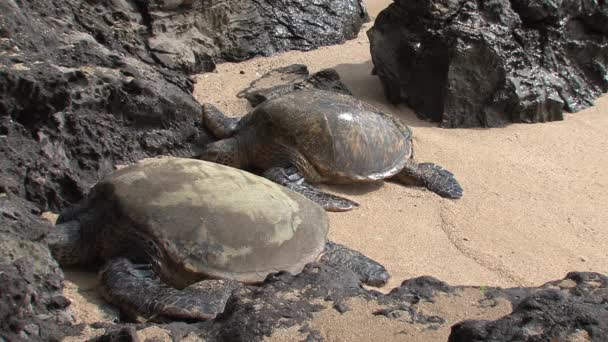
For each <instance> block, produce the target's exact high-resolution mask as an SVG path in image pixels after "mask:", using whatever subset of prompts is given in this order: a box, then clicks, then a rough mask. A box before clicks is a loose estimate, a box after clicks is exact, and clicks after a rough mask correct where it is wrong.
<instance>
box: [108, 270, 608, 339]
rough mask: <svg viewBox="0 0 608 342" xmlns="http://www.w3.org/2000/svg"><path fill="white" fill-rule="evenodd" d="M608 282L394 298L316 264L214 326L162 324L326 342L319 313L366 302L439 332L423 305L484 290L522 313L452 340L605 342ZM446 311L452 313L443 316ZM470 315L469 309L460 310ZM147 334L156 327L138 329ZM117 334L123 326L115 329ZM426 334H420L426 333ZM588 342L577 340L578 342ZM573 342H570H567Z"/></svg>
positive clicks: (207, 334)
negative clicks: (288, 334)
mask: <svg viewBox="0 0 608 342" xmlns="http://www.w3.org/2000/svg"><path fill="white" fill-rule="evenodd" d="M607 280H608V278H606V276H603V275H600V274H598V273H570V274H568V275H567V276H566V277H565V278H564V279H563V280H559V281H553V282H550V283H547V284H545V285H543V286H541V287H538V288H512V289H501V288H482V287H470V286H466V287H465V286H450V285H448V284H446V283H444V282H441V281H439V280H437V279H435V278H432V277H419V278H413V279H409V280H406V281H404V282H403V283H402V284H401V286H399V287H396V288H395V289H393V290H392V291H391V292H390V293H389V294H382V293H379V292H376V291H369V290H366V289H363V288H362V287H361V284H360V282H359V280H358V279H357V277H356V276H355V275H354V274H353V273H352V272H350V271H348V270H346V269H340V268H337V267H329V266H326V265H321V264H310V265H308V266H307V267H306V268H305V269H304V271H303V272H302V273H300V274H298V275H295V276H294V275H291V274H287V273H279V274H274V275H271V276H269V277H268V278H267V279H266V281H265V282H264V284H262V285H260V286H249V287H246V288H243V289H242V290H240V291H237V292H236V293H235V294H233V296H232V297H231V299H230V300H229V301H228V303H227V307H226V310H225V312H224V313H223V314H222V315H220V316H218V317H217V318H216V319H215V320H213V321H208V322H202V323H196V324H184V323H171V324H166V325H162V326H161V328H162V329H164V330H166V331H167V332H168V333H169V334H170V335H171V336H173V337H174V338H176V339H179V338H181V337H183V336H186V335H195V336H202V337H204V338H205V340H206V341H261V340H263V339H264V337H266V336H270V335H271V334H272V333H273V331H275V330H276V329H285V328H289V327H293V326H298V327H301V328H300V329H299V332H300V333H302V334H305V336H307V338H308V339H310V340H314V341H316V340H322V339H319V338H321V337H322V336H320V334H319V332H318V331H316V330H315V329H314V325H313V324H309V323H308V322H309V321H311V320H312V319H313V313H315V312H319V311H320V310H324V309H325V308H331V307H333V308H334V309H335V310H336V311H338V312H341V313H342V312H346V311H348V308H347V307H346V306H345V305H344V302H345V301H346V300H347V299H349V298H355V297H356V298H361V299H363V300H366V301H371V302H374V303H377V304H378V305H380V306H381V307H383V309H379V310H376V311H374V312H373V314H374V315H382V316H386V317H387V318H388V319H394V320H399V322H400V323H401V324H417V325H418V327H420V324H423V325H425V326H426V328H428V329H437V328H439V327H440V326H442V325H445V324H446V319H445V318H443V317H440V316H435V315H426V314H424V312H423V311H421V310H419V309H418V308H417V306H416V305H417V304H421V303H422V302H426V304H425V305H426V309H425V310H424V311H426V312H428V310H429V309H428V303H433V302H434V301H435V300H436V298H437V295H438V294H440V293H442V294H444V295H447V296H455V297H458V296H461V295H462V292H459V291H461V290H464V289H474V290H475V291H477V292H479V291H482V292H483V293H484V294H485V295H484V296H482V297H481V298H482V299H481V300H480V302H479V303H471V305H472V306H484V305H490V306H491V305H492V304H491V303H490V304H488V302H492V301H494V300H497V299H499V298H504V299H506V300H508V301H511V302H512V303H513V306H514V307H515V310H514V311H513V313H511V314H510V315H507V316H505V317H503V318H501V319H498V320H496V321H465V322H461V323H457V324H455V325H454V326H453V327H452V333H451V335H450V338H449V340H450V341H451V342H452V341H453V342H456V341H479V342H481V341H497V342H498V341H553V340H556V341H558V340H559V341H605V339H604V338H605V336H608V335H606V334H608V326H607V324H608V320H607V319H606V315H607V314H608V310H607V306H608V300H607V298H606V296H607V294H608V282H607ZM442 310H443V311H444V312H445V310H446V308H445V307H443V309H442ZM454 310H466V308H454ZM130 326H132V327H134V328H135V329H136V330H141V329H144V328H146V327H148V326H149V324H136V325H130ZM107 329H108V330H109V334H110V335H113V334H116V333H117V332H112V331H116V329H122V327H117V326H108V327H107ZM418 329H419V328H418ZM577 337H578V338H582V339H575V338H577ZM567 338H570V339H567Z"/></svg>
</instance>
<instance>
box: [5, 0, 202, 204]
mask: <svg viewBox="0 0 608 342" xmlns="http://www.w3.org/2000/svg"><path fill="white" fill-rule="evenodd" d="M0 10H1V11H2V12H3V13H5V15H3V16H2V18H1V19H0V20H2V25H1V26H2V31H1V33H0V35H1V36H2V38H1V42H2V45H0V48H1V49H2V50H1V52H0V139H1V140H2V144H0V155H2V156H3V157H2V158H1V159H0V182H1V183H0V191H1V192H7V193H11V194H15V195H18V196H19V197H21V198H25V199H27V200H29V201H32V202H34V203H36V204H37V205H38V206H39V207H40V208H41V209H43V210H53V211H59V209H61V208H63V207H64V206H65V204H66V203H74V202H76V201H78V200H79V199H80V198H81V197H82V195H83V193H84V192H86V191H87V189H88V188H89V187H90V185H92V184H94V183H95V182H96V181H97V180H98V179H99V178H100V177H101V176H103V175H104V174H106V173H108V172H111V171H113V170H114V165H116V164H123V163H127V162H130V161H134V160H137V159H141V158H143V157H146V156H151V155H157V154H161V153H165V154H174V155H182V156H191V155H193V154H194V150H195V147H196V146H197V145H198V143H199V140H201V139H203V140H204V137H205V135H204V133H201V131H200V130H199V129H198V128H197V127H198V126H197V125H198V124H199V121H200V117H201V108H200V105H199V103H198V102H196V100H195V99H194V98H193V97H192V95H191V94H190V91H191V88H192V83H191V82H190V81H189V80H188V79H187V78H185V77H184V76H181V75H179V74H177V73H173V72H169V71H166V70H164V69H161V68H155V67H154V65H148V64H146V63H145V62H143V61H142V60H141V59H139V58H135V57H134V54H135V55H137V53H139V52H141V53H142V54H143V53H144V52H143V51H144V46H145V45H144V43H143V42H142V41H141V40H140V39H139V38H138V35H137V34H136V33H135V31H133V30H132V29H131V28H130V27H129V25H130V24H129V23H128V22H126V23H125V22H121V21H116V22H114V24H115V25H111V24H108V23H107V21H106V19H104V16H105V15H106V14H110V13H112V11H111V10H110V9H108V8H106V7H104V6H102V5H101V4H97V5H95V6H94V5H91V4H90V3H88V2H80V1H69V0H56V1H52V2H47V1H27V2H21V3H19V5H17V3H15V2H12V1H8V2H6V1H4V2H2V3H1V4H0ZM121 24H124V26H123V25H121ZM102 42H103V44H102ZM130 52H133V54H131V53H130Z"/></svg>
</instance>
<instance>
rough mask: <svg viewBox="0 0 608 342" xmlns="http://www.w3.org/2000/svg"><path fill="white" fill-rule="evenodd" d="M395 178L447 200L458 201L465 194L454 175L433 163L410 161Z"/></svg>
mask: <svg viewBox="0 0 608 342" xmlns="http://www.w3.org/2000/svg"><path fill="white" fill-rule="evenodd" d="M393 178H394V179H396V180H397V181H399V182H400V183H403V184H412V185H421V186H424V187H426V188H427V189H429V190H431V191H433V192H434V193H436V194H438V195H439V196H441V197H446V198H453V199H457V198H460V197H462V195H463V192H464V191H463V190H462V187H461V186H460V184H459V183H458V181H457V180H456V177H455V176H454V174H453V173H451V172H450V171H448V170H446V169H444V168H443V167H441V166H439V165H437V164H433V163H420V164H416V163H415V162H413V161H408V163H406V165H405V167H404V168H403V170H401V172H399V173H398V174H396V175H395V176H394V177H393Z"/></svg>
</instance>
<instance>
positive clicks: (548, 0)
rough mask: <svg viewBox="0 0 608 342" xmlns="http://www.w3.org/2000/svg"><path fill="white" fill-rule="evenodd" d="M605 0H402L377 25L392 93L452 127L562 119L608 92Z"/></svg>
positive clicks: (379, 53)
mask: <svg viewBox="0 0 608 342" xmlns="http://www.w3.org/2000/svg"><path fill="white" fill-rule="evenodd" d="M607 27H608V3H607V2H605V1H574V0H564V1H552V0H542V1H523V0H511V1H509V0H492V1H481V0H478V1H464V0H421V1H407V0H396V1H395V2H394V3H393V4H391V5H390V6H389V7H388V8H387V9H385V10H384V11H383V12H381V13H380V15H378V17H377V18H376V22H375V24H374V27H372V28H371V29H370V30H369V31H368V36H369V38H370V42H371V53H372V59H373V63H374V65H375V71H376V73H377V75H378V76H379V77H380V79H381V80H382V83H383V85H384V90H385V93H386V96H387V98H388V99H389V100H390V101H391V102H394V103H399V102H406V103H407V104H408V105H410V106H411V107H412V108H413V109H414V110H416V112H417V113H418V115H419V116H420V117H422V118H426V119H430V120H433V121H438V122H440V123H441V125H442V126H443V127H472V126H500V125H504V124H506V123H509V122H545V121H552V120H561V119H562V118H563V114H562V113H563V110H566V111H569V112H577V111H579V110H581V109H583V108H585V107H588V106H591V105H592V104H593V102H594V100H595V98H597V97H598V96H599V95H600V94H601V93H602V92H606V91H608V29H607Z"/></svg>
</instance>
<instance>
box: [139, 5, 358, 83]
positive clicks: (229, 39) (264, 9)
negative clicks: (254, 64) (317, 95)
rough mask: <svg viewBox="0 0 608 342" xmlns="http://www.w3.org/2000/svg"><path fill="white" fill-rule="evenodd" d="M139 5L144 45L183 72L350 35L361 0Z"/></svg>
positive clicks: (355, 31) (354, 33) (327, 42)
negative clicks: (144, 25) (143, 21)
mask: <svg viewBox="0 0 608 342" xmlns="http://www.w3.org/2000/svg"><path fill="white" fill-rule="evenodd" d="M135 3H138V4H140V6H141V7H142V8H143V9H144V13H145V14H146V16H145V19H146V20H147V21H149V24H148V28H149V30H150V36H149V38H148V45H149V47H150V50H151V52H152V55H153V57H154V58H155V59H156V60H158V61H159V62H160V63H161V64H162V65H164V66H166V67H168V68H171V69H181V70H183V71H186V72H200V71H202V70H206V69H207V68H208V67H209V66H210V64H212V63H213V62H220V61H231V62H236V61H242V60H244V59H247V58H250V57H253V56H269V55H272V54H274V53H277V52H281V51H287V50H311V49H314V48H317V47H319V46H324V45H333V44H338V43H342V42H344V41H346V40H348V39H352V38H355V37H356V36H357V34H358V33H359V30H360V29H361V26H362V25H363V23H365V22H367V21H369V16H368V14H367V11H366V9H365V6H364V4H363V0H316V1H309V0H152V1H135Z"/></svg>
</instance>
